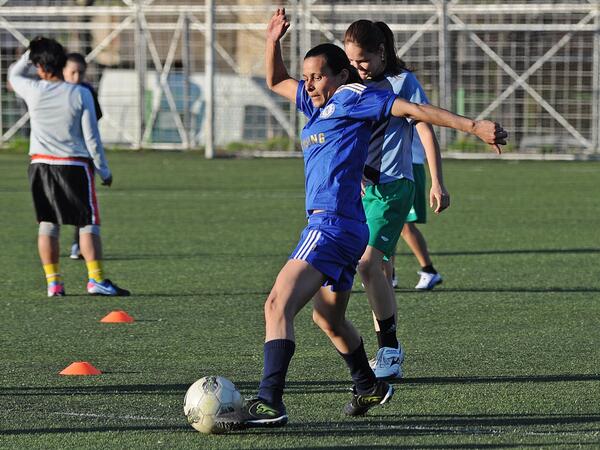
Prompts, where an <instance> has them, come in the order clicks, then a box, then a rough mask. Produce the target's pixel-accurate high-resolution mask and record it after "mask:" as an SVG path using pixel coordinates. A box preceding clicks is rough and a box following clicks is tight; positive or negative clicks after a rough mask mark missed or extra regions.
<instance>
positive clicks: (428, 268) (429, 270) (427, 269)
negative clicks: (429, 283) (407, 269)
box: [421, 264, 437, 275]
mask: <svg viewBox="0 0 600 450" xmlns="http://www.w3.org/2000/svg"><path fill="white" fill-rule="evenodd" d="M421 272H426V273H432V274H434V275H435V274H436V273H437V270H435V269H434V268H433V264H429V265H428V266H425V267H421Z"/></svg>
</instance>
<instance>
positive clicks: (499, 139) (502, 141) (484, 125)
mask: <svg viewBox="0 0 600 450" xmlns="http://www.w3.org/2000/svg"><path fill="white" fill-rule="evenodd" d="M473 134H474V135H475V136H477V137H478V138H479V139H481V140H482V141H483V142H485V143H487V144H489V145H491V146H492V148H493V149H494V150H495V151H496V153H498V154H500V153H502V150H501V149H500V146H501V145H506V139H507V138H508V133H507V132H506V131H505V130H504V128H502V126H501V125H500V124H499V123H497V122H492V121H491V120H478V121H476V122H475V126H474V127H473Z"/></svg>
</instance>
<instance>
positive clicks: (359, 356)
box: [338, 339, 377, 394]
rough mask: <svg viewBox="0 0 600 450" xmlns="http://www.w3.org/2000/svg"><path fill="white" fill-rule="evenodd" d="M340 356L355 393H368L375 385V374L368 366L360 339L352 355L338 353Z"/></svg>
mask: <svg viewBox="0 0 600 450" xmlns="http://www.w3.org/2000/svg"><path fill="white" fill-rule="evenodd" d="M338 353H340V352H338ZM340 355H342V358H344V361H346V365H347V366H348V368H349V369H350V376H351V377H352V381H353V382H354V386H356V392H357V393H359V394H366V393H368V392H370V391H371V389H373V386H375V384H376V383H377V378H375V374H374V373H373V370H372V369H371V367H370V366H369V361H368V360H367V354H366V353H365V346H364V345H363V341H362V339H361V340H360V345H359V346H358V348H357V349H356V350H354V351H353V352H352V353H347V354H346V353H340Z"/></svg>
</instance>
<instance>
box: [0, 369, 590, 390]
mask: <svg viewBox="0 0 600 450" xmlns="http://www.w3.org/2000/svg"><path fill="white" fill-rule="evenodd" d="M105 373H106V374H110V373H113V374H121V373H126V372H105ZM233 381H234V383H235V385H236V387H237V388H238V389H239V390H240V391H241V392H242V393H246V392H254V391H255V390H256V389H257V387H258V381H259V380H258V378H257V379H256V381H236V380H233ZM580 381H600V374H557V375H513V376H481V377H477V376H473V377H407V378H403V379H402V381H400V383H399V385H400V386H402V385H418V384H431V385H448V384H474V383H479V384H503V383H564V382H580ZM190 384H191V381H190V383H189V384H187V383H177V384H175V383H173V384H117V385H105V386H98V385H94V386H43V387H34V386H14V387H10V386H1V387H0V396H20V395H26V396H47V395H107V394H114V395H140V394H146V395H155V394H163V395H164V394H167V395H169V394H173V395H183V394H184V393H185V391H186V390H187V389H188V387H189V386H190ZM350 387H351V381H350V380H341V381H340V380H338V381H332V380H330V381H326V380H324V381H318V380H315V381H312V380H310V381H309V380H306V381H294V380H290V381H287V382H286V392H288V393H290V394H294V393H306V394H325V393H332V392H336V391H340V392H346V391H348V392H349V391H350ZM400 389H402V387H400Z"/></svg>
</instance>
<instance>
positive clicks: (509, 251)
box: [398, 247, 600, 256]
mask: <svg viewBox="0 0 600 450" xmlns="http://www.w3.org/2000/svg"><path fill="white" fill-rule="evenodd" d="M566 253H574V254H581V253H600V248H594V247H591V248H538V249H536V248H533V249H519V248H516V249H502V250H460V251H447V252H431V254H432V255H434V256H470V255H530V254H531V255H537V254H559V255H560V254H566ZM398 255H401V256H413V254H412V253H408V252H400V253H398Z"/></svg>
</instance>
